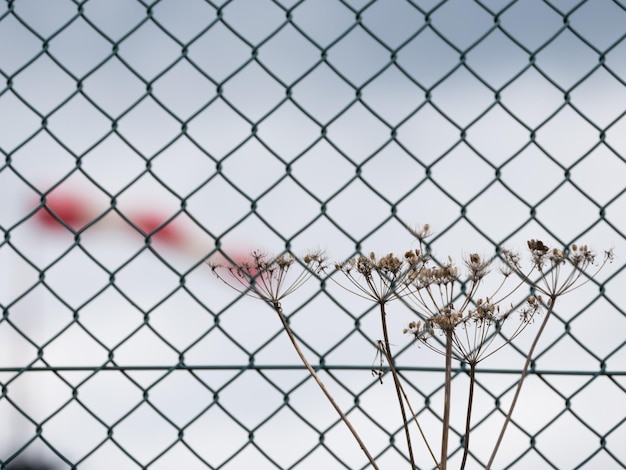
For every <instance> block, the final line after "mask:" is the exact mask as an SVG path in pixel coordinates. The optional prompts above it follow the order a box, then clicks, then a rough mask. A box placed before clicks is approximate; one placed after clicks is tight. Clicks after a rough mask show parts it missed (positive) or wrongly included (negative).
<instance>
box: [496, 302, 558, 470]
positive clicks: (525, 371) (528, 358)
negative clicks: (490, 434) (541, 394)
mask: <svg viewBox="0 0 626 470" xmlns="http://www.w3.org/2000/svg"><path fill="white" fill-rule="evenodd" d="M556 297H557V295H552V296H551V297H550V301H549V302H548V304H549V307H548V311H547V312H546V315H545V318H544V319H543V322H541V326H540V327H539V331H537V334H536V335H535V339H534V340H533V342H532V344H531V346H530V349H529V350H528V354H527V355H526V362H524V368H523V369H522V374H521V376H520V379H519V381H518V382H517V388H516V389H515V394H514V395H513V401H511V406H510V408H509V412H508V413H507V415H506V418H505V419H504V423H503V424H502V429H501V430H500V434H499V435H498V440H497V441H496V445H495V446H494V448H493V451H492V453H491V457H490V458H489V462H487V467H485V468H486V470H489V469H491V466H492V465H493V461H494V460H495V458H496V454H497V453H498V449H499V448H500V444H501V443H502V439H503V438H504V433H505V432H506V428H507V426H508V425H509V422H510V421H511V417H512V416H513V410H514V409H515V405H516V404H517V399H518V397H519V394H520V392H521V391H522V385H524V379H525V378H526V376H527V375H528V367H529V366H530V363H531V361H532V358H533V355H534V353H535V348H536V347H537V343H539V338H541V334H542V333H543V331H544V329H545V327H546V325H547V324H548V320H549V319H550V316H551V314H552V311H553V310H554V302H555V301H556Z"/></svg>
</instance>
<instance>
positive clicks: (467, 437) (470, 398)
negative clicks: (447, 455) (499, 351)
mask: <svg viewBox="0 0 626 470" xmlns="http://www.w3.org/2000/svg"><path fill="white" fill-rule="evenodd" d="M475 386H476V363H475V362H472V363H471V364H470V384H469V393H468V398H467V416H466V418H465V439H464V443H463V444H464V445H463V460H462V461H461V469H460V470H463V469H464V468H465V465H466V463H467V455H468V454H469V441H470V432H471V429H472V428H471V426H472V408H473V405H474V388H475Z"/></svg>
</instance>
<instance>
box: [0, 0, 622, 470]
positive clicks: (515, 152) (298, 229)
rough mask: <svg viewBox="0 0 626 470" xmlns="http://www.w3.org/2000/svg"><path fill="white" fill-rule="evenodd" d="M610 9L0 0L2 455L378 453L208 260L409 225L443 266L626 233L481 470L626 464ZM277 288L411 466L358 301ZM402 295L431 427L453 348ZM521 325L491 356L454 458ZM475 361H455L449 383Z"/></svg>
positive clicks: (198, 459)
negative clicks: (448, 259) (442, 353)
mask: <svg viewBox="0 0 626 470" xmlns="http://www.w3.org/2000/svg"><path fill="white" fill-rule="evenodd" d="M624 24H626V5H624V4H623V3H621V2H619V1H608V0H589V1H579V2H572V1H557V0H552V1H547V0H544V1H539V0H536V1H535V0H532V1H531V0H528V1H527V0H524V1H521V0H518V1H515V0H513V1H510V2H503V1H486V0H481V1H479V0H473V1H470V0H456V1H455V0H447V1H446V0H444V1H417V0H372V1H362V0H352V1H351V0H299V1H295V0H293V1H290V0H272V1H270V0H231V1H221V2H220V1H210V0H203V1H201V0H194V1H192V0H189V1H185V2H176V1H173V0H170V1H166V0H161V1H158V0H157V1H154V2H147V1H143V0H115V1H111V0H86V1H77V0H73V1H70V0H54V1H50V0H47V1H34V0H13V1H12V0H6V1H4V2H3V3H2V5H1V6H0V74H1V75H2V84H1V85H0V122H1V125H0V151H1V152H2V157H3V163H2V164H1V166H0V192H1V194H0V196H1V199H0V201H1V202H0V229H1V231H2V237H3V238H2V241H1V242H0V273H1V274H0V276H1V279H2V282H1V283H0V306H1V307H2V317H0V390H1V392H0V423H1V425H0V468H1V469H5V468H7V469H11V468H14V469H17V468H54V469H57V468H58V469H61V468H79V469H101V468H124V469H125V468H128V469H134V468H151V469H159V468H186V469H195V468H198V469H200V468H211V469H218V468H219V469H222V468H224V469H235V468H255V469H265V468H268V469H273V468H316V469H317V468H350V469H352V468H366V467H367V462H366V461H365V460H364V458H363V456H362V455H361V453H360V451H359V449H358V447H357V446H356V445H355V444H354V443H353V442H352V440H351V438H350V436H349V435H348V434H347V432H346V431H345V429H344V428H343V426H342V424H341V422H340V421H339V419H338V418H337V417H336V416H335V415H334V414H333V411H332V409H331V408H330V406H329V405H328V404H327V403H326V402H325V401H324V398H323V396H321V394H320V393H319V391H318V390H317V389H316V387H315V384H314V383H313V382H312V380H311V379H310V378H309V376H308V374H307V373H306V370H305V369H304V368H303V367H302V366H301V365H300V363H299V361H298V359H297V357H296V356H295V354H294V353H293V352H292V350H291V347H290V345H289V343H288V340H287V339H286V337H285V335H284V333H282V331H281V329H280V325H279V323H278V322H277V321H276V318H275V317H274V316H273V314H272V311H271V309H268V308H265V306H263V305H262V304H260V303H255V302H254V301H253V300H249V299H247V298H245V297H242V296H240V295H238V294H237V293H236V292H231V291H229V290H228V289H226V288H225V287H224V286H223V285H221V284H219V283H218V282H216V281H215V279H213V278H212V277H211V273H210V270H209V269H208V268H207V266H206V264H205V261H206V260H207V259H209V258H211V257H214V258H215V257H228V258H231V259H235V260H241V259H244V258H243V257H244V256H245V253H246V252H247V251H248V250H250V249H253V248H255V247H257V246H260V247H264V248H266V249H268V250H271V251H273V252H276V253H278V252H282V251H284V250H289V251H291V252H293V253H295V254H300V253H302V252H303V251H304V250H306V249H309V248H313V249H319V248H321V249H324V250H326V251H327V252H328V253H329V255H330V256H331V257H333V258H335V259H337V260H343V259H345V258H346V257H349V256H351V255H353V254H354V253H358V252H360V251H361V250H364V251H366V252H367V251H370V250H380V251H381V252H388V251H396V252H402V251H404V250H405V249H406V248H409V247H412V246H413V247H414V246H415V245H414V243H415V242H414V241H412V239H411V236H410V234H409V233H408V231H407V230H406V227H410V226H415V225H416V224H417V223H426V222H427V223H430V225H431V226H432V227H433V229H434V230H435V236H434V237H433V238H432V239H431V240H430V248H431V249H432V251H433V253H434V254H435V255H436V256H442V257H445V256H447V255H448V254H449V255H451V256H452V257H456V258H457V259H458V258H460V257H462V256H463V255H466V254H467V253H470V252H475V251H478V252H483V253H485V254H487V255H491V254H493V253H495V250H496V248H498V247H502V246H508V247H511V248H514V249H515V248H520V249H521V248H523V247H524V245H525V240H526V239H529V238H543V239H544V240H545V241H549V242H550V243H554V244H556V245H558V246H567V245H569V244H571V243H572V242H575V241H585V242H588V243H590V244H592V245H593V246H594V247H595V248H596V249H598V250H599V251H601V250H603V249H605V248H615V250H616V253H617V256H618V257H617V261H616V262H615V263H613V264H612V265H611V266H610V267H608V268H607V269H605V270H604V271H602V272H601V274H600V275H599V276H598V277H597V278H595V279H594V280H593V281H592V282H590V283H588V284H586V285H585V286H584V287H583V288H580V289H578V290H577V291H575V292H574V293H572V294H571V295H569V296H568V297H567V298H564V299H563V302H562V303H561V304H559V305H558V306H557V310H556V311H555V317H554V318H552V319H551V323H550V324H549V327H548V330H547V332H546V333H545V336H544V337H543V340H542V342H541V344H540V352H539V353H538V354H537V356H536V358H535V361H534V363H533V365H532V371H531V375H530V376H529V379H528V384H527V387H526V389H525V391H524V392H523V393H522V401H521V402H520V405H519V407H518V409H517V413H516V415H515V416H514V419H513V423H512V427H511V428H510V431H509V434H508V435H507V437H506V439H505V442H504V446H503V449H502V451H501V454H500V455H499V458H498V462H497V468H558V469H565V468H605V469H609V468H625V467H626V451H625V450H624V445H623V443H624V442H626V379H625V375H626V368H625V367H624V364H625V363H626V347H625V344H626V341H625V339H624V331H626V314H625V311H624V305H626V297H625V295H624V290H623V284H624V276H625V275H624V272H623V271H624V265H623V263H622V262H621V261H620V259H621V256H622V255H623V253H624V252H626V250H625V249H624V248H625V246H626V243H625V236H624V234H625V233H626V218H625V216H624V214H625V213H626V195H625V194H624V193H625V191H626V190H625V187H624V181H626V161H625V159H624V155H626V138H625V137H624V136H625V135H626V133H625V132H624V131H625V130H626V129H625V127H626V117H624V116H625V114H626V109H625V107H624V103H626V96H625V95H626V83H625V81H624V80H625V79H626V69H625V68H624V64H626V40H625V37H626V28H625V27H624ZM283 307H284V309H285V312H286V313H287V314H288V315H289V317H290V322H291V325H292V327H293V329H294V330H295V332H296V334H297V335H298V338H299V339H300V341H301V342H302V344H303V345H304V347H305V349H306V352H307V354H308V355H309V358H310V359H311V362H312V363H313V364H314V365H315V366H316V367H318V370H319V371H320V374H321V375H322V377H323V379H324V380H325V381H326V382H327V384H328V387H329V388H330V389H331V391H332V393H333V394H334V395H335V396H336V398H337V400H338V402H339V404H340V406H341V407H342V408H343V409H344V410H346V412H348V414H349V416H350V417H351V419H352V420H353V421H354V422H355V424H356V426H357V427H358V429H359V430H360V431H361V433H362V434H363V436H364V439H365V440H366V441H367V442H368V444H369V445H371V446H372V450H373V452H374V454H375V455H376V456H377V459H378V461H379V462H380V466H381V468H405V467H406V466H407V455H406V454H407V452H406V448H405V446H404V444H403V441H402V428H401V426H400V424H399V422H398V420H397V419H396V417H397V412H396V411H397V410H396V407H397V404H396V403H395V402H394V400H393V396H394V391H393V389H392V388H390V387H392V384H391V383H390V379H387V378H385V380H383V383H382V384H380V383H379V381H378V379H377V377H373V376H372V375H371V373H370V370H371V369H372V367H374V368H375V367H376V366H377V363H376V362H377V358H376V348H375V344H376V340H377V339H379V334H380V333H379V332H378V329H377V324H376V322H377V314H376V312H374V311H373V310H372V306H371V305H368V304H367V303H366V302H362V301H361V300H360V299H358V298H357V299H355V298H353V296H352V297H351V296H349V295H347V294H346V293H345V292H342V291H341V289H335V288H334V285H332V283H326V282H321V283H320V282H315V281H312V282H310V283H308V284H307V285H305V286H304V287H302V288H301V289H300V290H298V291H297V292H296V293H295V294H294V295H292V296H290V298H289V299H287V300H286V301H285V303H284V306H283ZM395 308H396V310H394V311H393V312H392V313H391V314H390V317H389V318H390V329H391V335H392V343H393V345H394V348H395V350H396V354H397V358H398V359H397V360H398V369H399V371H400V373H401V374H402V375H403V377H404V378H405V379H406V380H407V382H408V383H409V384H410V394H411V396H412V398H413V403H414V405H415V407H416V408H417V410H419V411H418V413H419V415H420V419H421V420H422V422H423V425H424V427H425V428H426V432H427V434H429V435H433V436H438V435H439V433H440V425H441V411H442V408H441V404H442V399H443V374H442V370H443V369H442V366H443V363H442V360H441V358H440V357H438V356H436V355H434V354H432V353H431V352H430V351H427V350H424V349H420V348H417V347H416V346H414V345H410V344H409V341H408V340H407V338H406V337H404V336H403V335H402V333H401V330H402V327H403V326H404V325H406V323H408V321H410V319H411V314H410V312H409V311H408V310H406V309H404V308H403V307H402V306H401V305H398V306H395ZM529 328H530V329H532V328H533V325H531V326H530V327H529ZM531 337H532V333H528V332H525V334H524V335H523V336H521V337H520V338H519V341H517V342H516V343H515V344H514V345H512V346H510V347H508V348H507V349H505V350H503V351H501V352H499V353H498V354H497V355H495V356H494V357H493V358H490V359H489V360H488V361H485V363H484V364H483V367H482V368H480V369H479V376H478V389H477V391H476V397H475V401H476V402H477V403H478V405H477V408H476V411H475V420H474V431H473V434H472V436H473V444H472V453H471V455H470V462H469V464H468V468H484V466H485V463H486V461H487V459H488V456H489V452H490V450H491V448H492V447H493V444H494V441H495V436H496V432H497V430H498V429H499V426H500V424H501V422H502V420H503V413H504V412H505V411H504V410H506V409H507V408H506V406H507V403H509V402H510V400H511V396H512V390H513V388H514V386H515V384H516V382H517V378H518V376H519V371H520V368H521V365H522V363H523V357H524V355H525V351H526V350H527V348H528V345H529V342H530V338H531ZM467 382H468V377H467V369H466V368H465V367H464V366H463V364H457V365H455V371H454V380H453V384H454V386H455V393H456V394H458V395H457V396H458V397H459V398H455V403H456V401H457V400H458V402H459V403H463V402H464V399H462V397H463V393H464V392H463V390H464V388H465V384H467ZM457 390H458V391H457ZM462 416H463V410H462V407H461V406H460V405H459V406H457V405H454V406H453V421H452V431H453V437H452V442H451V445H450V452H451V454H452V460H451V465H452V466H456V465H458V462H459V461H460V454H461V451H462V441H461V437H462V434H463V431H462V430H463V426H464V424H463V417H462ZM455 420H456V421H455ZM435 439H436V438H435ZM416 450H417V454H418V455H417V460H418V464H419V466H420V468H432V461H431V460H430V459H429V457H428V455H427V453H426V452H425V450H424V449H421V448H420V447H419V446H418V448H417V449H416ZM455 459H456V460H455Z"/></svg>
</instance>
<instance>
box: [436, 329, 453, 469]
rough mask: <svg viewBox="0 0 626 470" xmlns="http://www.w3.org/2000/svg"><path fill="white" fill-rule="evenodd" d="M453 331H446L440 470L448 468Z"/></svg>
mask: <svg viewBox="0 0 626 470" xmlns="http://www.w3.org/2000/svg"><path fill="white" fill-rule="evenodd" d="M453 335H454V330H453V329H452V328H449V329H448V330H446V378H445V385H444V403H443V430H442V435H441V465H440V467H439V468H440V470H446V468H447V466H448V435H449V434H450V395H451V392H452V339H453V338H452V337H453Z"/></svg>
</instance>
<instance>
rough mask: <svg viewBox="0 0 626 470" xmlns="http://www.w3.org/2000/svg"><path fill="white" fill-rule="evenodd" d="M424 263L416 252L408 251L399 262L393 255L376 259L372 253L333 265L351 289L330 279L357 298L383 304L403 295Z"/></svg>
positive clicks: (420, 254) (420, 255)
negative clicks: (347, 281)
mask: <svg viewBox="0 0 626 470" xmlns="http://www.w3.org/2000/svg"><path fill="white" fill-rule="evenodd" d="M425 260H426V257H425V256H424V255H423V254H422V252H421V251H420V250H408V251H406V252H405V253H404V256H403V257H402V258H400V257H398V256H396V255H394V254H393V253H389V254H387V255H385V256H383V257H381V258H378V257H377V256H376V254H375V253H373V252H372V253H370V254H369V256H365V255H359V256H356V257H354V258H350V259H349V260H347V261H344V262H343V263H336V264H335V269H337V271H340V272H342V273H343V274H344V275H345V276H346V278H347V279H348V280H349V281H350V283H351V284H352V288H350V287H346V286H344V285H343V284H341V283H339V282H338V281H336V280H335V279H334V278H332V279H333V280H335V282H337V284H339V285H340V286H341V287H343V288H345V289H347V290H349V291H350V292H353V293H355V294H356V295H358V296H360V297H364V298H367V299H370V300H373V301H375V302H378V303H384V302H388V301H390V300H393V299H396V298H398V297H401V296H402V295H404V293H405V290H406V289H407V287H408V286H410V284H411V281H412V280H413V279H415V278H416V277H417V276H418V275H419V272H420V270H421V269H422V267H423V266H424V262H425Z"/></svg>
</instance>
